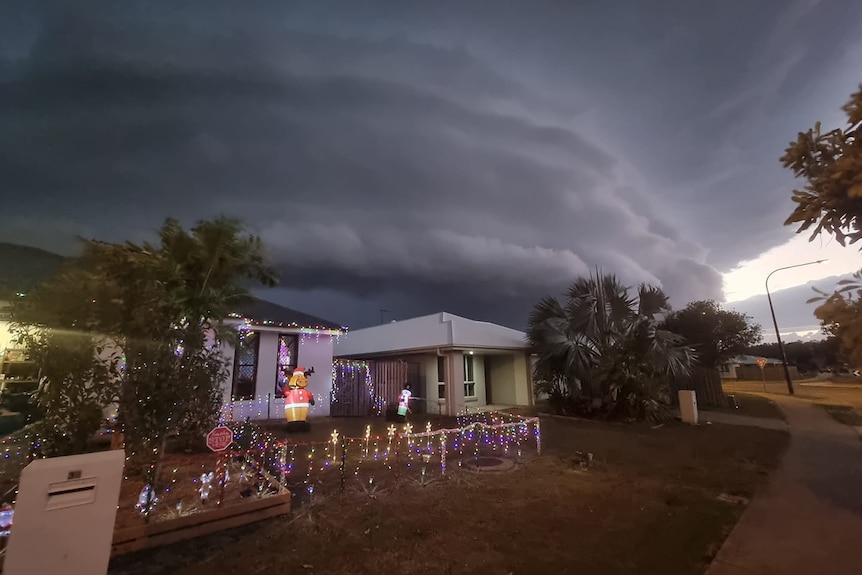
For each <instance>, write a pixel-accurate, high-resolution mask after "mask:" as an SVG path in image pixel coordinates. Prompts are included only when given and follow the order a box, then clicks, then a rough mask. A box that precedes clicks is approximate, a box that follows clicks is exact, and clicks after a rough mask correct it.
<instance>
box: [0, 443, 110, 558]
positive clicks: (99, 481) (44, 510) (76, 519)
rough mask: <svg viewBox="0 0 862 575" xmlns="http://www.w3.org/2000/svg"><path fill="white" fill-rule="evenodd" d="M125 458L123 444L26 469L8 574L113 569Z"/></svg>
mask: <svg viewBox="0 0 862 575" xmlns="http://www.w3.org/2000/svg"><path fill="white" fill-rule="evenodd" d="M124 463H125V453H124V452H123V450H121V449H120V450H113V451H103V452H100V453H85V454H83V455H70V456H68V457H52V458H49V459H37V460H35V461H33V462H32V463H30V465H28V466H27V467H26V468H24V471H23V472H22V473H21V480H20V483H19V488H18V499H17V501H16V502H15V520H14V523H13V525H12V529H11V531H10V533H9V545H8V547H7V548H6V560H5V562H4V564H3V573H4V575H34V574H35V573H45V574H48V573H70V574H71V573H75V574H78V573H80V574H81V575H84V574H87V575H91V574H92V575H96V574H100V573H107V572H108V561H109V560H110V558H111V540H112V538H113V535H114V520H115V519H116V517H117V501H118V500H119V498H120V484H121V483H122V481H123V464H124Z"/></svg>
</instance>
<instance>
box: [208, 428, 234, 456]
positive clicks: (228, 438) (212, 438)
mask: <svg viewBox="0 0 862 575" xmlns="http://www.w3.org/2000/svg"><path fill="white" fill-rule="evenodd" d="M231 443H233V431H231V430H230V428H229V427H225V426H224V425H219V426H218V427H216V428H215V429H213V430H212V431H210V432H209V433H207V447H209V448H210V449H212V450H213V451H224V450H225V449H227V448H228V447H229V446H230V444H231Z"/></svg>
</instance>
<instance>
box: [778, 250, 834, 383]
mask: <svg viewBox="0 0 862 575" xmlns="http://www.w3.org/2000/svg"><path fill="white" fill-rule="evenodd" d="M825 261H826V260H817V261H815V262H806V263H804V264H796V265H792V266H785V267H783V268H778V269H774V270H772V271H771V272H769V275H767V276H766V299H767V300H769V311H770V313H772V325H773V326H775V339H777V340H778V349H779V350H781V365H782V366H783V367H784V379H785V380H786V381H787V391H788V393H790V395H793V381H792V380H791V379H790V369H789V368H788V367H787V354H786V353H784V342H782V341H781V333H780V332H779V331H778V320H776V319H775V308H774V307H773V306H772V295H771V294H770V293H769V278H770V277H772V274H774V273H775V272H780V271H782V270H789V269H792V268H801V267H803V266H810V265H814V264H822V263H823V262H825Z"/></svg>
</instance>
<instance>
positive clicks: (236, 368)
mask: <svg viewBox="0 0 862 575" xmlns="http://www.w3.org/2000/svg"><path fill="white" fill-rule="evenodd" d="M246 334H248V335H251V336H253V337H254V356H253V357H254V363H253V364H248V363H240V358H241V356H242V353H241V346H242V341H241V340H240V339H239V338H237V345H236V348H234V354H233V374H232V377H231V390H230V392H231V398H232V399H233V400H235V401H249V400H254V399H256V397H257V371H258V368H259V367H260V332H259V331H256V330H246ZM248 366H251V367H252V374H251V396H250V397H248V396H246V395H242V396H240V395H239V394H238V393H237V391H238V390H237V385H238V383H239V372H240V367H248Z"/></svg>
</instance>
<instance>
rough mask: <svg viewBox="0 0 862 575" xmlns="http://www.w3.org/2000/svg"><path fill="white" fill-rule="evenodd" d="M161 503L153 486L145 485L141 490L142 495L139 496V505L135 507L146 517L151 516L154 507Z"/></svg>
mask: <svg viewBox="0 0 862 575" xmlns="http://www.w3.org/2000/svg"><path fill="white" fill-rule="evenodd" d="M158 502H159V498H158V497H156V492H155V490H153V486H152V485H149V484H147V485H144V488H143V489H141V494H140V495H138V503H137V504H136V505H135V507H136V508H137V509H138V511H140V512H141V513H143V514H144V515H147V514H149V512H150V511H152V510H153V507H155V506H156V503H158Z"/></svg>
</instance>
